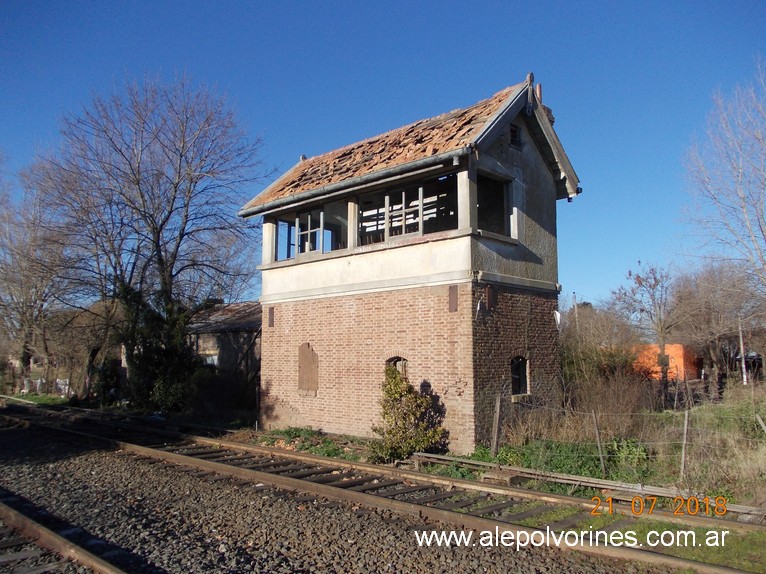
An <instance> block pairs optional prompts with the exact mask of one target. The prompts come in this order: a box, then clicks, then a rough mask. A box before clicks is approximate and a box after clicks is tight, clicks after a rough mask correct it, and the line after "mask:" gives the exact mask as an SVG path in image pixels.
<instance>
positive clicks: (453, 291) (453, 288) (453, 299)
mask: <svg viewBox="0 0 766 574" xmlns="http://www.w3.org/2000/svg"><path fill="white" fill-rule="evenodd" d="M448 293H449V312H450V313H455V312H456V311H457V285H450V286H449V291H448Z"/></svg>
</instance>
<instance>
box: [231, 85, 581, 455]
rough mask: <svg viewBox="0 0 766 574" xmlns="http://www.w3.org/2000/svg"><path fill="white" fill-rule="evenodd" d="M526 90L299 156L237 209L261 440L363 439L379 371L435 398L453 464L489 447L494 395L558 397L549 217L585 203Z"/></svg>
mask: <svg viewBox="0 0 766 574" xmlns="http://www.w3.org/2000/svg"><path fill="white" fill-rule="evenodd" d="M533 81H534V80H533V77H532V75H531V74H530V75H529V77H528V78H527V81H525V82H522V83H520V84H517V85H514V86H511V87H509V88H506V89H504V90H502V91H501V92H498V93H497V94H495V95H494V96H492V97H491V98H489V99H486V100H483V101H481V102H478V103H477V104H475V105H473V106H470V107H468V108H465V109H460V110H455V111H453V112H450V113H447V114H443V115H441V116H437V117H434V118H430V119H427V120H422V121H419V122H415V123H414V124H411V125H408V126H405V127H402V128H399V129H396V130H393V131H391V132H387V133H385V134H382V135H380V136H376V137H373V138H370V139H367V140H364V141H362V142H359V143H356V144H352V145H350V146H346V147H344V148H341V149H338V150H334V151H332V152H329V153H326V154H324V155H320V156H318V157H314V158H308V159H306V158H303V157H302V158H301V161H300V162H299V163H298V164H297V165H296V166H295V167H293V168H292V169H291V170H289V171H288V172H287V173H286V174H284V175H283V176H282V177H281V178H280V179H278V180H277V181H276V182H275V183H273V184H272V185H270V186H269V187H268V188H267V189H266V190H264V191H263V192H262V193H261V194H260V195H259V196H257V197H256V198H254V199H253V200H252V201H250V202H249V203H248V204H247V205H245V206H244V207H243V208H242V210H241V211H240V215H241V216H243V217H249V216H254V215H261V216H263V222H264V223H263V260H262V266H261V269H262V273H263V274H262V285H263V288H262V297H261V303H262V305H263V310H264V326H263V363H262V401H263V405H264V408H262V413H263V414H264V422H265V423H266V425H267V426H268V425H272V426H288V425H310V426H314V427H317V428H322V429H324V430H325V431H327V432H339V433H349V434H357V435H369V434H370V427H371V425H373V424H375V423H377V422H378V421H379V410H380V407H379V399H380V396H381V384H382V381H383V373H384V367H385V365H386V364H387V363H388V364H396V365H397V367H398V368H400V370H403V371H405V372H406V374H407V376H408V377H409V379H410V381H411V382H412V383H414V384H415V385H416V386H417V385H418V384H420V385H421V386H422V385H424V384H425V385H426V386H428V387H429V388H430V389H431V391H432V392H433V393H435V395H436V396H438V398H439V399H440V400H441V401H442V402H443V405H444V408H445V413H446V418H445V427H446V428H447V430H448V431H449V433H450V446H451V448H452V449H453V450H455V451H469V450H472V449H473V448H474V447H475V445H476V444H477V442H488V440H489V434H490V430H491V426H492V413H493V411H494V404H495V398H496V396H497V395H498V394H501V395H502V396H504V397H505V398H506V399H507V400H514V397H538V398H539V399H540V400H547V399H549V398H550V397H552V396H553V394H554V392H555V385H556V383H555V381H556V380H557V378H558V377H559V358H558V349H557V341H558V332H557V326H556V320H555V312H556V310H557V308H558V292H559V290H560V286H559V284H558V270H557V244H556V203H557V200H559V199H565V198H566V199H572V198H573V197H575V196H576V195H577V194H578V193H579V192H580V189H579V187H578V183H579V182H578V179H577V175H576V174H575V172H574V170H573V169H572V166H571V165H570V163H569V160H568V158H567V156H566V154H565V153H564V150H563V148H562V146H561V144H560V142H559V140H558V137H557V136H556V134H555V132H554V130H553V126H552V123H553V115H552V113H551V112H550V110H549V109H547V108H545V107H544V106H543V105H542V102H541V99H542V97H541V95H542V91H541V89H540V87H539V86H537V87H535V86H534V83H533Z"/></svg>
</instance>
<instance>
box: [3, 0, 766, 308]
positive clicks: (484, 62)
mask: <svg viewBox="0 0 766 574" xmlns="http://www.w3.org/2000/svg"><path fill="white" fill-rule="evenodd" d="M764 28H766V2H762V1H734V2H707V1H695V2H667V1H665V2H618V1H614V2H577V3H574V2H533V3H530V2H486V1H477V2H473V3H467V2H451V1H444V2H426V1H409V2H365V1H356V2H318V1H316V2H290V1H280V2H277V1H274V2H272V1H259V2H231V1H228V2H226V1H224V2H162V1H159V0H155V1H132V2H117V1H108V2H104V1H97V2H77V1H67V2H64V1H21V0H5V1H4V2H2V3H0V150H2V152H3V154H4V155H5V156H6V158H7V161H6V166H5V169H6V172H8V173H10V174H11V175H12V174H13V173H14V172H15V171H16V170H18V169H20V168H23V167H24V166H26V165H28V164H29V163H30V162H31V160H32V158H33V157H34V154H35V153H36V152H39V151H44V150H46V149H49V148H51V147H53V146H55V145H56V143H57V141H58V132H57V130H58V120H59V118H60V117H61V115H62V114H64V113H77V112H78V111H79V110H80V109H82V107H83V106H84V105H86V104H87V103H88V102H89V101H90V99H91V95H92V94H93V93H98V94H109V93H111V92H112V91H114V90H115V89H116V87H117V86H119V85H121V84H123V83H124V81H125V80H132V79H141V78H143V77H145V76H146V75H150V76H159V77H161V78H166V79H172V78H173V77H175V76H176V75H178V74H182V73H185V74H187V75H189V76H191V77H192V78H193V79H194V80H195V81H198V82H203V83H206V84H208V85H210V86H213V87H215V88H216V89H217V90H218V91H219V92H222V93H225V94H226V95H227V97H228V99H229V101H230V103H231V104H232V105H233V106H234V107H235V109H236V110H237V114H238V116H239V118H240V121H241V124H242V126H243V127H244V128H245V129H246V130H247V131H248V132H249V133H250V134H251V136H253V137H256V136H258V137H261V138H263V141H264V144H265V145H264V147H263V149H262V158H263V161H264V163H265V164H266V165H268V166H274V167H276V168H277V169H278V170H279V171H284V170H286V169H288V168H289V167H291V166H292V165H293V164H294V163H295V162H296V161H297V160H298V157H299V156H300V155H301V154H306V155H307V156H312V155H316V154H318V153H322V152H325V151H329V150H331V149H334V148H336V147H339V146H342V145H346V144H349V143H352V142H355V141H357V140H360V139H363V138H366V137H369V136H372V135H375V134H377V133H381V132H384V131H387V130H390V129H393V128H396V127H399V126H401V125H404V124H406V123H409V122H412V121H414V120H417V119H421V118H424V117H430V116H433V115H437V114H440V113H443V112H446V111H450V110H452V109H455V108H460V107H464V106H467V105H470V104H472V103H474V102H476V101H478V100H481V99H483V98H486V97H488V96H490V95H492V94H494V93H495V92H497V91H499V90H500V89H502V88H503V87H505V86H508V85H511V84H515V83H517V82H520V81H522V80H523V79H524V78H525V76H526V74H527V72H529V71H532V72H534V74H535V79H536V81H538V82H540V83H542V85H543V99H544V102H545V103H546V104H547V105H548V106H550V107H551V108H553V111H554V114H555V116H556V124H555V129H556V131H557V132H558V134H559V137H560V139H561V141H562V143H563V145H564V148H565V149H566V151H567V153H568V155H569V157H570V159H571V161H572V164H573V165H574V168H575V170H576V171H577V173H578V175H579V177H580V180H581V182H582V184H581V185H582V187H583V189H584V193H583V194H582V195H581V196H580V197H578V198H577V199H576V200H575V201H574V202H573V203H570V204H567V203H565V202H560V203H559V220H558V221H559V280H560V282H561V283H562V285H563V290H562V302H569V301H571V298H572V293H573V292H577V298H578V300H590V301H598V300H600V299H604V298H606V297H608V296H609V293H610V291H611V290H612V289H615V288H616V287H617V286H619V285H620V284H621V283H622V282H623V281H624V279H625V275H626V273H627V271H628V270H629V269H631V268H635V266H636V262H637V261H638V260H641V261H649V262H654V263H657V264H662V265H665V264H668V263H671V262H673V263H675V264H676V265H678V266H687V265H694V264H696V262H697V257H696V256H697V255H699V251H698V250H697V249H696V239H695V238H693V237H692V235H693V232H694V230H693V229H692V228H691V227H690V225H689V224H687V223H686V222H685V218H684V215H683V212H684V210H685V209H686V208H688V206H689V204H690V198H689V196H688V194H687V190H688V185H687V182H686V176H685V168H684V156H685V154H686V152H687V150H688V148H689V146H690V145H691V143H692V142H693V141H694V138H695V137H697V138H701V137H704V127H705V122H706V117H707V115H708V113H709V112H710V110H711V108H712V103H711V102H712V96H713V93H714V92H715V91H716V90H722V91H723V92H724V93H727V92H730V91H731V90H733V88H734V86H735V85H737V84H738V83H739V84H741V83H746V82H748V81H750V79H751V78H752V77H753V74H754V70H755V59H756V57H758V56H759V55H760V56H763V57H766V46H765V45H764V44H766V40H764V33H763V30H764ZM260 189H261V188H258V187H256V188H253V189H252V193H251V195H255V194H257V193H258V192H259V191H260Z"/></svg>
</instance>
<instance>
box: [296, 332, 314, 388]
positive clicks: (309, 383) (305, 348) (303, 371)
mask: <svg viewBox="0 0 766 574" xmlns="http://www.w3.org/2000/svg"><path fill="white" fill-rule="evenodd" d="M318 388H319V355H317V354H316V352H315V351H314V349H312V348H311V345H310V344H309V343H303V344H302V345H301V346H300V347H298V392H299V393H301V394H303V395H309V396H316V394H317V389H318Z"/></svg>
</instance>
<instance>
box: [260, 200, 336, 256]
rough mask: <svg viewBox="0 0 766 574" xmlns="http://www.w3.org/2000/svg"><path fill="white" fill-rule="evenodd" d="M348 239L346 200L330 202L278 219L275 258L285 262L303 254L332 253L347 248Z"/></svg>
mask: <svg viewBox="0 0 766 574" xmlns="http://www.w3.org/2000/svg"><path fill="white" fill-rule="evenodd" d="M347 239H348V208H347V202H346V201H335V202H332V203H328V204H326V205H323V206H321V207H318V208H316V209H313V210H311V211H304V212H299V213H292V214H287V215H284V216H282V217H281V218H280V219H279V220H277V239H276V243H277V244H276V252H275V259H276V260H277V261H284V260H285V259H293V258H294V257H295V256H296V252H297V253H298V254H303V253H330V252H331V251H336V250H338V249H345V248H346V246H347Z"/></svg>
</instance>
